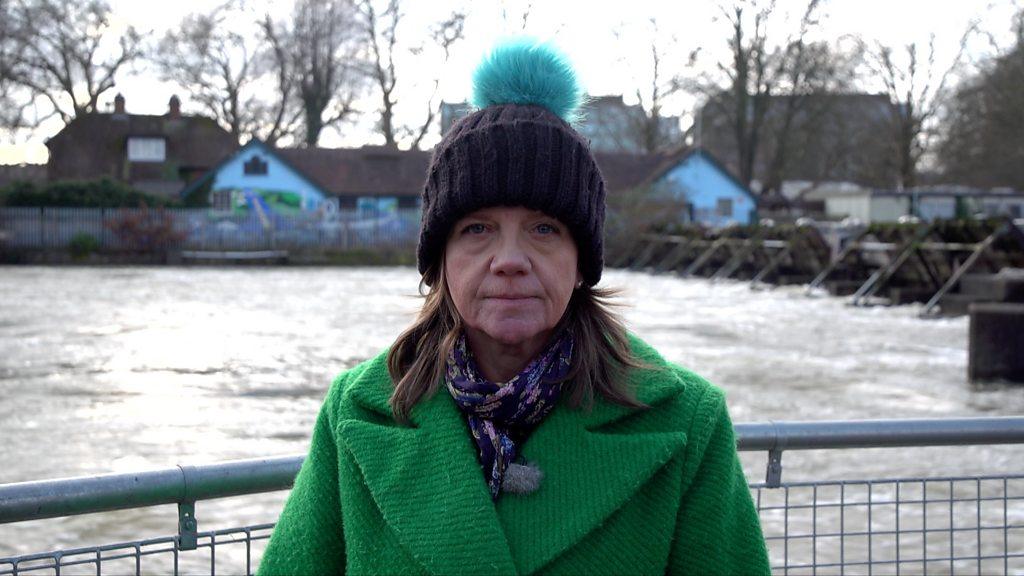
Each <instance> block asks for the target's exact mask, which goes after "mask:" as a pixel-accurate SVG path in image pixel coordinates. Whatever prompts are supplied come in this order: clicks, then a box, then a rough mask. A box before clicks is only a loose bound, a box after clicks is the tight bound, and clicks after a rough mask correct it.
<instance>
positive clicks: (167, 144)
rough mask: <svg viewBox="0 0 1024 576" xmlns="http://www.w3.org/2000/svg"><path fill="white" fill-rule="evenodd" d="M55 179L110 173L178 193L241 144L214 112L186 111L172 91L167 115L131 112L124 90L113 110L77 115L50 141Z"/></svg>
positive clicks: (49, 166) (112, 176)
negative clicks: (190, 113)
mask: <svg viewBox="0 0 1024 576" xmlns="http://www.w3.org/2000/svg"><path fill="white" fill-rule="evenodd" d="M46 146H47V147H48V148H49V149H50V159H49V161H48V162H47V174H48V179H49V180H50V181H57V180H94V179H99V178H110V179H113V180H117V181H120V182H124V183H126V184H129V185H131V186H132V187H133V188H135V189H137V190H141V191H143V192H149V193H152V194H158V195H164V196H172V195H175V194H177V193H178V192H180V191H181V190H182V188H184V187H185V185H186V184H188V183H189V182H191V181H192V180H195V179H196V178H198V177H199V176H201V175H202V174H204V173H205V172H207V171H208V170H209V169H210V168H211V167H213V166H215V165H216V164H217V163H218V162H219V161H220V160H222V159H223V158H225V157H226V156H228V155H229V154H231V153H232V152H233V151H235V150H236V149H237V148H238V142H237V141H236V140H235V139H234V137H232V136H231V134H230V133H228V132H227V131H226V130H224V129H223V128H221V127H220V126H219V125H217V122H216V121H214V120H213V119H212V118H207V117H205V116H186V115H183V114H182V113H181V104H180V102H179V100H178V98H177V97H176V96H175V97H172V98H171V100H170V103H169V108H168V111H167V114H164V115H162V116H153V115H143V114H128V113H127V112H125V100H124V97H123V96H121V95H120V94H118V95H117V97H116V98H115V99H114V111H113V112H112V113H90V114H82V115H79V116H77V117H76V118H75V119H74V120H72V121H71V122H70V123H68V125H67V126H65V127H64V129H63V130H61V131H60V132H58V133H57V135H56V136H54V137H53V138H50V139H49V140H48V141H47V142H46Z"/></svg>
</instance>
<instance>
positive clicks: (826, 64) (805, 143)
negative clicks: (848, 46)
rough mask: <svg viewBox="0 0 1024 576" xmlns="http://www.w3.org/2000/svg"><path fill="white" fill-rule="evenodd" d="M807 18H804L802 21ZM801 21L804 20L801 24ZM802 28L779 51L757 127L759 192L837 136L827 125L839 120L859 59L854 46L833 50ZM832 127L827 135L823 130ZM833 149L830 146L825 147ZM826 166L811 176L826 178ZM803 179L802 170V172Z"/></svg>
mask: <svg viewBox="0 0 1024 576" xmlns="http://www.w3.org/2000/svg"><path fill="white" fill-rule="evenodd" d="M805 22H806V21H805ZM803 25H804V26H806V23H805V24H803ZM805 32H806V30H802V31H801V33H800V34H799V36H798V37H797V39H796V40H794V41H793V42H791V43H790V44H789V45H788V46H786V47H785V48H784V49H783V50H782V53H781V55H780V56H779V62H778V68H777V74H778V76H777V78H776V81H775V89H776V91H777V97H774V98H772V100H771V104H770V106H771V107H772V108H773V109H772V110H769V112H770V113H769V114H768V115H767V121H766V122H765V126H764V127H763V128H762V130H763V134H762V140H763V141H765V143H766V144H767V146H763V147H762V149H763V150H764V153H765V155H766V158H765V161H764V165H765V170H764V181H763V182H762V186H761V191H762V193H764V194H773V193H776V192H779V191H780V190H781V187H782V184H783V182H784V181H785V180H786V179H788V178H789V176H790V175H791V174H792V169H793V168H794V166H793V164H794V163H795V161H796V160H798V159H800V158H801V157H804V156H807V155H813V154H814V153H815V150H811V149H810V148H811V147H821V146H822V145H823V144H825V142H823V140H825V139H827V138H828V137H829V136H832V137H833V138H835V139H838V138H841V137H842V136H841V135H840V134H838V133H835V130H831V131H830V130H829V128H830V127H831V126H832V125H835V124H837V123H839V122H842V120H843V119H842V118H839V116H841V115H842V114H843V113H845V112H854V113H856V112H855V111H849V110H844V109H837V108H838V107H839V106H837V104H838V102H839V98H840V94H841V93H843V92H845V91H846V90H848V89H849V87H850V79H851V78H853V76H854V72H855V70H856V68H857V66H858V65H859V63H860V62H861V58H862V55H861V53H860V51H859V50H858V49H857V47H854V48H853V50H852V51H851V52H844V51H842V50H841V49H834V48H832V47H831V46H830V45H829V44H827V43H825V42H805V41H804V39H803V36H804V34H805ZM825 132H831V134H828V135H826V134H824V133H825ZM829 148H832V149H833V150H834V147H831V146H830V147H829ZM829 175H830V174H828V171H827V170H824V171H818V172H817V173H816V176H818V177H828V176H829ZM801 176H802V177H803V178H806V177H807V173H806V172H804V173H803V174H801Z"/></svg>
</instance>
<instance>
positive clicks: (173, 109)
mask: <svg viewBox="0 0 1024 576" xmlns="http://www.w3.org/2000/svg"><path fill="white" fill-rule="evenodd" d="M167 107H168V111H167V115H168V116H170V117H171V118H181V100H179V99H178V96H177V95H174V96H171V101H170V102H168V103H167Z"/></svg>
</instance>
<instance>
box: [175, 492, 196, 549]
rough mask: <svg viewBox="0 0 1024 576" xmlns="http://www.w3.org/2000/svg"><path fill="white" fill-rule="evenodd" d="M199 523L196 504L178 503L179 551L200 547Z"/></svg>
mask: <svg viewBox="0 0 1024 576" xmlns="http://www.w3.org/2000/svg"><path fill="white" fill-rule="evenodd" d="M198 529H199V523H198V521H197V520H196V503H195V502H179V503H178V550H195V549H196V548H198V547H199V532H198Z"/></svg>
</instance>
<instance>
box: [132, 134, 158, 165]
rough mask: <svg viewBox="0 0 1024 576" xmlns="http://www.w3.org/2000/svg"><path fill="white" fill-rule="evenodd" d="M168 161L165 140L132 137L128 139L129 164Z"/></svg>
mask: <svg viewBox="0 0 1024 576" xmlns="http://www.w3.org/2000/svg"><path fill="white" fill-rule="evenodd" d="M166 160H167V141H166V140H164V139H163V138H146V137H138V136H132V137H129V138H128V161H129V162H164V161H166Z"/></svg>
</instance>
